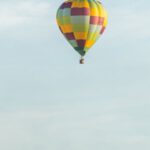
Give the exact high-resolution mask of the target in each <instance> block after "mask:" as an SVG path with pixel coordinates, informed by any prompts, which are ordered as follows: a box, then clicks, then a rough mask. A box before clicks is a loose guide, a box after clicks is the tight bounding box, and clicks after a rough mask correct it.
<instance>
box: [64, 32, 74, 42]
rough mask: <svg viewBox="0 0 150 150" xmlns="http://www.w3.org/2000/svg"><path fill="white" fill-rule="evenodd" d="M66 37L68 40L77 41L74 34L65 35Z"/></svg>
mask: <svg viewBox="0 0 150 150" xmlns="http://www.w3.org/2000/svg"><path fill="white" fill-rule="evenodd" d="M65 36H66V38H67V39H68V40H75V37H74V34H73V33H65Z"/></svg>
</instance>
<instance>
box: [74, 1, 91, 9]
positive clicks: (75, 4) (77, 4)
mask: <svg viewBox="0 0 150 150" xmlns="http://www.w3.org/2000/svg"><path fill="white" fill-rule="evenodd" d="M74 7H77V8H83V7H86V8H89V3H88V2H73V4H72V6H71V8H74Z"/></svg>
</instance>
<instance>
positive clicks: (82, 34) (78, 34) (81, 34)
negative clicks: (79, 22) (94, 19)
mask: <svg viewBox="0 0 150 150" xmlns="http://www.w3.org/2000/svg"><path fill="white" fill-rule="evenodd" d="M87 34H88V33H87V32H74V36H75V39H76V40H81V39H82V40H86V38H87Z"/></svg>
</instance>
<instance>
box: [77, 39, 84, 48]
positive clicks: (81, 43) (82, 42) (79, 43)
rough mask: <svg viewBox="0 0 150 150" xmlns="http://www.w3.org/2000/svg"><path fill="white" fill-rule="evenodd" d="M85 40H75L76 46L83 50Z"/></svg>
mask: <svg viewBox="0 0 150 150" xmlns="http://www.w3.org/2000/svg"><path fill="white" fill-rule="evenodd" d="M85 42H86V40H77V43H78V46H79V47H81V48H84V46H85Z"/></svg>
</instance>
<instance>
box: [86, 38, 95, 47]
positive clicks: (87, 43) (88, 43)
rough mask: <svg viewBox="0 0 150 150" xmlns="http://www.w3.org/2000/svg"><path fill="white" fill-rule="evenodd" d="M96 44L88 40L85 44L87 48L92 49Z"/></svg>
mask: <svg viewBox="0 0 150 150" xmlns="http://www.w3.org/2000/svg"><path fill="white" fill-rule="evenodd" d="M93 44H94V41H92V40H87V41H86V43H85V47H87V48H90V47H91V46H92V45H93Z"/></svg>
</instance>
